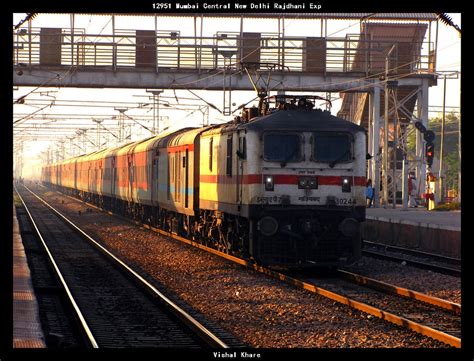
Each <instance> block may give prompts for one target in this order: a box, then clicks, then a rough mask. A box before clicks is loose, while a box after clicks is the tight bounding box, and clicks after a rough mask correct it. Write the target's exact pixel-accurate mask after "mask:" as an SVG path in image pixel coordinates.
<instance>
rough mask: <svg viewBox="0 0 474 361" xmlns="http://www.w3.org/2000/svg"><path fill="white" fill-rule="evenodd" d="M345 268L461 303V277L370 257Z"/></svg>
mask: <svg viewBox="0 0 474 361" xmlns="http://www.w3.org/2000/svg"><path fill="white" fill-rule="evenodd" d="M344 269H345V270H347V271H350V272H354V273H360V274H362V275H364V276H367V277H371V278H375V279H376V280H378V281H383V282H387V283H391V284H393V285H396V286H400V287H405V288H409V289H412V290H414V291H418V292H422V293H426V294H428V295H430V296H434V297H439V298H442V299H445V300H448V301H451V302H455V303H461V278H460V277H454V276H448V275H444V274H441V273H437V272H433V271H429V270H423V269H419V268H416V267H414V266H407V265H403V264H401V263H397V262H391V261H386V260H381V259H377V258H371V257H362V258H361V260H360V261H359V262H357V264H355V265H353V266H351V267H344Z"/></svg>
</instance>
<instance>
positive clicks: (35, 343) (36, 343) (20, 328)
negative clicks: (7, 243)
mask: <svg viewBox="0 0 474 361" xmlns="http://www.w3.org/2000/svg"><path fill="white" fill-rule="evenodd" d="M44 340H45V338H44V335H43V331H42V328H41V323H40V318H39V310H38V303H37V301H36V296H35V293H34V290H33V285H32V283H31V274H30V269H29V267H28V263H27V259H26V254H25V249H24V248H23V243H22V240H21V235H20V228H19V225H18V220H17V218H16V211H15V206H13V348H46V344H45V341H44Z"/></svg>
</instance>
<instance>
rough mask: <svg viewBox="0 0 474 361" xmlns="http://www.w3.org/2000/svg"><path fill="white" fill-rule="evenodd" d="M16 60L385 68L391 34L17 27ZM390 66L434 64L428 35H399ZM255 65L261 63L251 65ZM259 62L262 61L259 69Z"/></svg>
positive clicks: (111, 65) (403, 69)
mask: <svg viewBox="0 0 474 361" xmlns="http://www.w3.org/2000/svg"><path fill="white" fill-rule="evenodd" d="M13 42H14V47H13V63H14V65H20V66H27V67H33V66H74V67H103V68H108V69H112V70H118V69H121V68H137V69H154V70H155V71H156V72H159V71H160V69H179V70H185V69H189V70H198V71H201V70H213V69H223V68H224V67H226V68H231V69H235V70H238V69H240V68H241V65H242V64H245V63H252V64H258V63H266V64H268V63H272V64H275V65H278V69H280V70H281V71H290V72H306V73H328V72H331V73H333V72H356V73H359V72H361V73H366V74H376V73H380V72H383V71H384V69H385V57H386V53H387V52H388V49H390V48H391V46H392V45H393V44H394V42H393V41H390V42H388V41H387V42H382V41H370V40H364V39H362V38H361V37H360V36H357V35H351V36H350V37H345V38H316V37H281V36H280V35H279V34H271V33H268V34H266V33H243V34H240V33H231V32H227V33H225V34H224V33H217V34H215V35H214V36H212V37H190V36H181V34H180V33H179V32H173V31H170V32H167V31H159V32H155V31H140V30H137V31H133V32H132V31H129V30H128V31H117V32H116V33H115V34H114V35H103V34H85V32H84V30H82V29H75V30H74V32H73V33H72V32H71V31H70V29H54V28H42V29H37V28H33V29H32V31H31V33H28V32H27V31H25V29H22V31H21V32H18V33H15V34H14V37H13ZM395 44H396V49H395V51H394V52H392V55H391V58H390V67H391V68H393V70H392V73H417V72H426V71H429V70H432V69H433V67H434V65H433V63H434V54H428V50H427V49H433V47H432V46H428V43H427V42H420V43H414V42H396V43H395ZM254 66H255V65H254ZM256 67H257V68H258V65H256ZM262 69H263V68H262Z"/></svg>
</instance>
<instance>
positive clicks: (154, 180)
mask: <svg viewBox="0 0 474 361" xmlns="http://www.w3.org/2000/svg"><path fill="white" fill-rule="evenodd" d="M158 191H159V190H158V149H156V150H154V151H152V162H151V203H152V204H153V205H155V199H156V204H158Z"/></svg>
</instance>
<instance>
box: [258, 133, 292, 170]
mask: <svg viewBox="0 0 474 361" xmlns="http://www.w3.org/2000/svg"><path fill="white" fill-rule="evenodd" d="M263 159H264V160H266V161H270V162H284V163H287V162H298V161H300V160H301V136H300V135H298V134H274V133H273V134H272V133H270V134H265V135H264V137H263Z"/></svg>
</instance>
